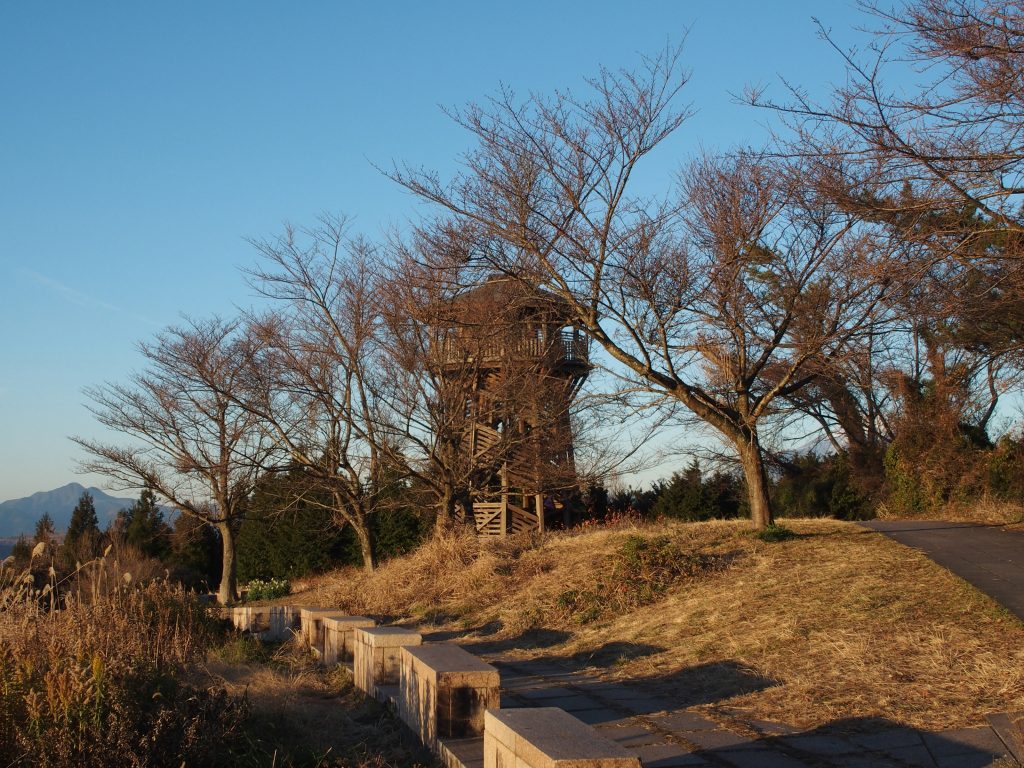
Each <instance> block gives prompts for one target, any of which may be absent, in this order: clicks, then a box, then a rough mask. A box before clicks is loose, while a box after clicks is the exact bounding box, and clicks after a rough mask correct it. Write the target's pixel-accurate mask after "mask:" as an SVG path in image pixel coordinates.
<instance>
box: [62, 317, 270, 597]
mask: <svg viewBox="0 0 1024 768" xmlns="http://www.w3.org/2000/svg"><path fill="white" fill-rule="evenodd" d="M139 348H140V351H141V353H142V356H143V359H144V360H145V362H146V364H147V367H146V369H145V370H144V371H143V372H141V373H138V374H136V375H134V376H132V377H131V379H130V380H129V381H128V383H125V384H116V383H108V384H104V385H102V386H98V387H93V388H90V389H88V390H86V396H87V397H88V398H89V400H90V401H91V405H90V406H89V409H90V410H91V411H92V413H93V414H94V415H95V417H96V419H97V421H98V422H99V423H100V424H102V425H103V426H105V427H108V428H109V429H111V430H114V431H116V432H119V433H121V434H123V435H125V437H126V438H128V439H129V440H130V441H132V442H131V443H130V444H127V445H124V444H118V445H114V444H109V443H103V442H100V441H95V440H89V439H86V438H82V437H76V438H73V439H74V440H75V442H77V443H78V444H79V445H80V446H82V447H83V448H84V449H85V450H86V451H87V452H88V453H89V454H90V456H91V458H89V459H87V460H86V461H84V462H83V463H82V469H84V470H85V471H88V472H97V473H99V474H103V475H106V476H107V477H109V478H112V479H113V480H114V481H115V482H117V483H119V484H120V487H122V488H125V489H127V488H152V489H154V490H155V491H156V492H157V493H159V494H160V495H162V496H163V497H164V498H166V499H167V500H168V501H169V502H170V503H171V504H173V505H174V506H175V507H177V508H178V509H179V510H180V511H181V512H182V513H183V514H187V515H192V516H193V517H195V518H197V519H199V520H201V521H202V522H204V523H206V524H208V525H211V526H213V527H215V528H216V529H217V531H218V533H219V535H220V538H221V542H222V547H223V553H224V558H223V572H222V577H221V584H220V592H219V595H218V597H219V599H220V601H221V602H222V603H229V602H231V601H233V600H235V599H236V598H237V585H236V578H235V559H234V536H235V534H236V533H237V529H238V526H239V525H240V523H241V518H242V516H243V513H244V508H245V502H246V499H247V498H248V495H249V493H250V492H251V490H252V488H253V485H254V483H255V481H256V478H257V476H258V473H259V471H260V470H261V469H262V468H263V467H264V466H265V464H266V462H267V459H268V456H269V455H270V450H271V447H270V445H269V444H268V442H267V440H266V439H265V435H264V430H263V429H262V427H261V425H260V423H259V420H258V418H257V417H256V416H255V415H254V414H253V413H251V412H250V411H248V410H247V409H244V408H241V407H240V406H239V405H238V403H237V401H236V396H237V395H238V393H239V392H240V391H241V388H242V387H243V385H244V381H245V376H246V373H245V372H246V370H247V368H248V363H249V352H250V347H249V345H248V343H247V341H246V339H245V337H244V335H243V334H242V333H241V332H240V323H239V322H238V321H230V322H228V321H223V320H220V319H216V318H215V319H212V320H205V321H191V322H189V323H188V324H186V325H184V326H181V327H174V328H170V329H168V330H167V331H165V332H163V333H161V334H160V335H158V336H157V338H156V340H155V341H153V342H149V343H143V344H141V345H140V347H139Z"/></svg>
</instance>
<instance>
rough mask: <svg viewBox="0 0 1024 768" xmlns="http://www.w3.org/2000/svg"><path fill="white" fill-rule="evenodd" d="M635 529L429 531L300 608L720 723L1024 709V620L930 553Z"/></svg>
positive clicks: (933, 724) (346, 574) (726, 530)
mask: <svg viewBox="0 0 1024 768" xmlns="http://www.w3.org/2000/svg"><path fill="white" fill-rule="evenodd" d="M786 525H787V526H789V527H790V528H791V529H792V530H793V531H794V532H795V533H796V536H795V537H794V538H792V539H788V540H784V541H780V542H774V543H769V542H764V541H761V540H759V539H758V538H756V537H754V536H753V535H752V534H751V533H750V531H749V530H748V528H747V526H746V524H744V523H742V522H734V521H729V522H711V523H703V524H675V523H664V524H658V525H653V524H650V525H632V524H627V525H620V526H616V527H612V528H594V529H590V530H584V531H580V532H573V533H565V534H554V535H549V536H548V537H547V538H545V539H544V540H543V542H539V543H537V542H531V541H528V540H525V539H514V538H513V539H507V540H504V541H478V540H476V539H475V538H473V537H471V536H467V537H463V538H457V539H451V540H436V541H431V542H429V543H428V544H427V545H425V546H424V547H422V548H421V549H420V550H418V551H417V552H415V553H413V554H411V555H409V556H407V557H405V558H399V559H396V560H392V561H389V562H387V563H386V564H384V565H383V566H382V567H381V568H380V569H379V570H378V571H377V572H376V573H373V574H369V575H368V574H365V573H363V572H362V571H359V570H356V569H346V570H343V571H338V572H334V573H331V574H327V575H324V576H321V577H318V578H316V579H314V580H311V581H309V582H307V583H305V584H299V585H296V591H297V594H296V595H293V596H292V597H290V598H289V601H290V602H296V603H301V604H306V605H324V606H336V607H341V608H343V609H346V610H349V611H351V612H353V613H367V614H371V615H375V616H380V617H384V618H386V619H388V620H390V621H393V622H402V623H408V624H415V625H419V626H422V627H425V628H426V629H427V630H428V631H435V632H444V633H446V634H449V635H450V636H452V637H453V638H455V639H456V640H458V642H461V643H463V644H467V645H468V646H469V647H470V648H471V650H474V651H475V652H477V653H480V654H503V655H506V656H510V657H520V658H525V657H536V656H545V657H549V658H557V659H561V660H564V661H566V662H568V663H571V664H573V665H574V666H577V667H585V668H591V670H592V671H595V672H597V673H598V674H601V675H603V676H607V677H610V678H620V679H629V680H632V681H634V682H636V683H639V684H641V685H645V686H649V687H650V688H651V689H653V690H656V691H657V692H658V693H660V694H662V695H665V696H667V697H669V698H670V699H674V700H675V701H677V702H678V706H697V707H699V708H701V709H704V710H706V711H708V712H710V713H711V714H714V715H715V716H716V717H719V718H722V717H730V716H734V715H735V716H742V717H743V718H754V719H767V720H778V721H783V722H786V723H789V724H791V725H795V726H799V727H803V728H810V727H816V726H819V725H824V724H826V723H830V722H835V721H837V720H840V719H844V718H853V717H857V718H864V717H884V718H887V719H888V720H891V721H895V722H899V723H904V724H906V725H910V726H914V727H918V728H923V729H928V730H938V729H942V728H951V727H966V726H972V725H978V724H981V723H982V722H983V718H984V716H985V715H986V714H988V713H991V712H996V711H1013V710H1021V709H1024V624H1022V623H1021V622H1020V621H1018V620H1017V619H1016V618H1014V617H1013V616H1012V615H1010V614H1009V613H1008V612H1006V611H1005V610H1004V609H1002V608H1001V607H1000V606H998V605H997V604H995V603H994V602H993V601H991V600H990V599H989V598H987V597H986V596H984V595H982V594H981V593H979V592H977V591H976V590H975V589H973V588H972V587H970V586H969V585H967V584H966V583H965V582H963V581H962V580H960V579H959V578H957V577H955V576H953V575H951V574H950V573H948V572H947V571H945V570H944V569H942V568H940V567H938V566H936V565H935V564H933V563H932V562H931V561H929V560H928V559H926V558H925V557H923V556H922V555H920V554H918V553H916V552H914V551H912V550H909V549H906V548H904V547H902V546H900V545H898V544H896V543H894V542H892V541H890V540H888V539H885V538H884V537H882V536H881V535H879V534H875V533H872V532H870V531H867V530H865V529H862V528H859V527H858V526H856V525H853V524H849V523H842V522H836V521H823V520H794V521H786Z"/></svg>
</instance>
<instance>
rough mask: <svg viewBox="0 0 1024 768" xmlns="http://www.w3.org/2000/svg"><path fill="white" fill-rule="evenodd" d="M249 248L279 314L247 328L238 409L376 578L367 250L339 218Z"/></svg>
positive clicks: (375, 439)
mask: <svg viewBox="0 0 1024 768" xmlns="http://www.w3.org/2000/svg"><path fill="white" fill-rule="evenodd" d="M253 245H254V246H255V247H256V249H257V250H258V251H259V252H260V253H261V254H262V256H263V259H264V262H263V263H262V264H261V265H259V266H258V267H256V268H255V269H253V270H251V271H249V276H250V279H251V282H252V284H253V286H254V287H255V288H256V289H257V290H258V291H259V292H260V293H262V294H263V295H264V296H268V297H270V298H272V299H275V300H276V301H277V302H278V306H277V307H276V308H275V311H274V312H271V313H267V314H264V315H262V316H259V317H254V318H251V323H250V329H251V335H252V337H253V339H254V340H255V341H256V345H255V349H256V352H255V354H253V356H252V363H253V364H252V365H251V366H250V368H249V371H248V382H247V385H246V389H245V391H244V393H242V392H239V395H240V399H239V403H241V404H242V405H243V406H244V407H245V408H247V409H249V410H250V411H251V412H252V413H253V414H254V415H256V416H257V417H258V418H259V419H260V420H261V421H262V422H263V423H265V424H267V425H268V431H269V434H270V435H271V436H272V439H273V440H274V442H275V443H276V445H277V446H278V448H279V449H280V450H281V451H283V452H284V453H286V454H287V455H288V457H289V460H290V462H291V464H292V465H293V466H298V467H301V468H302V470H303V472H304V475H305V480H306V481H307V482H306V483H304V487H306V488H309V489H314V490H315V489H318V490H322V491H323V492H325V493H326V494H327V496H328V497H329V498H330V499H331V503H332V507H331V513H332V515H333V517H334V520H335V522H336V523H338V524H339V525H341V526H344V525H348V526H351V528H352V530H353V532H354V533H355V535H356V538H357V540H358V541H359V547H360V552H361V554H362V558H363V565H364V567H365V568H366V569H367V570H373V569H374V568H375V567H376V564H377V555H376V551H375V547H374V541H373V535H372V530H371V527H370V518H371V516H372V515H373V513H374V512H375V511H376V508H377V505H378V504H379V503H380V502H381V499H382V494H383V493H384V492H385V491H386V490H387V487H386V486H387V482H388V467H387V466H386V464H385V461H384V460H385V458H386V455H387V450H386V449H387V445H386V442H385V441H386V433H385V432H384V430H383V429H382V428H381V426H380V416H379V412H380V405H379V396H380V391H381V389H382V387H383V384H382V381H381V377H382V375H383V374H384V368H383V366H382V365H381V361H380V358H381V354H380V353H381V346H380V344H379V340H378V334H379V331H380V314H379V309H378V300H377V296H378V294H379V290H378V282H377V279H376V277H375V276H374V274H373V272H372V270H371V268H370V256H371V251H372V248H371V247H370V246H369V245H368V244H367V243H366V242H365V241H362V240H359V239H353V238H349V237H348V236H347V235H346V221H345V220H344V218H343V217H338V216H327V215H325V216H323V217H321V219H320V222H319V224H318V226H316V227H312V228H307V229H301V230H297V229H295V228H292V227H288V228H287V229H286V231H285V233H284V234H283V235H282V236H281V237H279V238H276V239H273V240H258V241H253ZM315 498H317V496H316V494H314V495H313V496H311V497H310V500H314V501H315Z"/></svg>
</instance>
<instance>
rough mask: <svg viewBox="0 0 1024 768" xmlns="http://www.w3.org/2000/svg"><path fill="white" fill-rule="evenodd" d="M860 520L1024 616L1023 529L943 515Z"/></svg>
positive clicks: (864, 524)
mask: <svg viewBox="0 0 1024 768" xmlns="http://www.w3.org/2000/svg"><path fill="white" fill-rule="evenodd" d="M861 525H863V526H865V527H867V528H870V529H872V530H874V531H878V532H879V533H884V534H885V535H886V536H888V537H889V538H891V539H894V540H896V541H898V542H899V543H900V544H905V545H906V546H908V547H913V548H914V549H917V550H920V551H921V552H923V553H924V554H926V555H928V557H930V558H931V559H932V560H934V561H935V562H936V563H938V564H939V565H941V566H942V567H944V568H947V569H948V570H950V571H952V572H953V573H955V574H956V575H957V576H959V577H960V578H962V579H964V580H965V581H968V582H970V583H971V584H973V585H974V586H975V587H977V588H978V589H980V590H981V591H982V592H984V593H985V594H987V595H989V596H990V597H991V598H993V599H994V600H996V601H997V602H998V603H1000V604H1001V605H1003V606H1004V607H1005V608H1007V609H1008V610H1009V611H1010V612H1011V613H1013V614H1014V615H1016V616H1017V617H1018V618H1020V619H1021V620H1022V621H1024V532H1021V531H1010V530H1007V529H1005V528H1003V527H1001V526H998V525H972V524H970V523H947V522H943V521H941V520H869V521H866V522H863V523H861Z"/></svg>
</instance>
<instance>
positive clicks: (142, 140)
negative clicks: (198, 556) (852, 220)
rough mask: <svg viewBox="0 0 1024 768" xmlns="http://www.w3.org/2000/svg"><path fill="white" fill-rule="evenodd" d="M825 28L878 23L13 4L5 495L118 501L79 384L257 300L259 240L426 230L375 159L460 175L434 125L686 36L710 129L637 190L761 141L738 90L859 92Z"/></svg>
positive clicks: (0, 373) (398, 8) (1, 222)
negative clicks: (711, 152)
mask: <svg viewBox="0 0 1024 768" xmlns="http://www.w3.org/2000/svg"><path fill="white" fill-rule="evenodd" d="M814 16H817V17H819V18H820V19H821V20H822V22H823V23H825V24H826V25H827V26H830V27H832V28H834V29H835V30H836V31H837V33H839V36H840V37H841V38H842V39H844V40H856V39H858V36H857V35H856V34H855V33H854V32H853V31H852V28H853V27H854V26H855V25H856V24H858V23H863V21H864V19H863V17H862V16H861V15H860V14H859V13H858V12H857V11H856V10H855V9H854V8H853V7H852V4H850V3H840V2H836V3H823V2H820V0H819V1H818V2H805V1H804V0H780V1H779V2H773V3H766V2H763V0H760V1H757V0H742V1H740V0H737V1H736V2H729V3H726V2H719V3H710V2H705V3H696V2H683V1H682V0H676V1H675V2H668V1H665V0H651V2H644V3H623V2H617V3H612V2H603V1H602V2H594V1H588V2H582V1H580V2H575V1H574V2H557V3H552V2H548V3H540V2H532V1H531V2H517V3H514V4H512V3H502V4H496V3H495V4H485V3H480V2H476V3H469V2H446V3H412V2H394V3H390V4H373V5H371V4H369V3H360V4H356V3H341V2H335V3H327V2H307V3H301V4H299V3H289V4H285V3H271V2H218V3H208V2H198V1H192V2H177V3H163V4H157V3H129V2H121V3H113V2H95V3H72V2H55V3H36V2H29V0H23V1H19V0H12V1H11V2H6V3H3V4H0V329H2V335H0V436H2V438H0V501H2V500H5V499H10V498H17V497H20V496H24V495H28V494H30V493H32V492H35V491H39V490H49V489H51V488H54V487H57V486H60V485H63V484H65V483H68V482H71V481H75V480H77V481H79V482H82V483H84V484H86V485H97V486H99V487H105V486H104V482H103V479H102V478H98V477H91V476H80V475H77V474H76V473H75V462H76V459H78V458H80V456H79V454H78V452H77V448H76V447H75V446H74V445H73V444H72V443H71V442H70V441H69V440H68V439H67V438H68V435H71V434H80V435H84V436H89V437H96V436H101V437H102V436H103V435H102V433H100V432H99V429H98V427H97V426H96V425H95V423H94V422H93V419H92V417H91V415H90V414H89V413H88V412H87V411H86V410H85V408H84V405H83V404H84V400H85V398H84V397H83V396H82V393H81V390H82V388H83V387H85V386H88V385H94V384H98V383H101V382H103V381H105V380H115V381H116V380H123V379H124V378H125V377H126V376H127V375H128V374H129V373H130V372H131V371H132V370H134V369H135V368H136V367H137V366H138V365H139V358H138V355H137V353H136V351H135V344H136V343H137V342H138V341H139V340H141V339H145V338H147V337H150V336H151V335H152V334H153V333H155V332H156V331H157V330H158V329H159V328H161V327H163V326H166V325H168V324H172V323H174V322H176V321H177V320H178V319H179V318H180V317H181V316H182V315H183V314H187V315H194V316H204V315H210V314H214V313H218V314H222V315H231V314H233V313H234V312H235V308H237V307H240V306H249V305H250V304H251V303H252V302H253V300H254V299H253V297H252V296H251V292H250V290H249V289H248V287H247V286H246V285H245V282H244V280H243V279H242V277H241V276H240V275H239V272H238V268H239V267H240V266H245V265H248V264H251V263H252V262H253V252H252V249H251V247H250V246H249V245H248V244H247V243H246V242H245V238H246V237H260V236H264V235H272V234H274V233H276V232H277V231H278V230H279V229H280V227H281V223H282V222H283V221H286V220H287V221H292V222H294V223H296V224H303V223H311V222H312V221H313V219H314V218H315V216H316V215H317V214H318V212H320V211H323V210H329V211H344V212H345V213H347V214H349V215H350V216H352V217H354V218H355V222H356V226H357V227H358V228H359V229H360V230H362V231H363V232H365V233H367V234H368V235H370V236H374V235H376V234H378V233H379V232H380V231H381V230H382V229H383V228H386V227H389V226H401V225H402V223H403V222H405V221H407V220H408V219H409V218H410V217H414V216H416V215H417V212H418V210H417V205H416V203H415V202H414V201H413V200H412V199H411V198H410V197H409V196H408V195H407V194H406V193H404V192H403V191H401V190H400V189H398V188H397V187H396V186H395V185H394V184H393V183H392V182H390V181H389V180H388V179H386V178H384V177H383V176H382V175H381V174H380V173H379V172H378V171H377V170H376V169H375V167H374V166H375V165H378V166H380V165H383V166H387V165H389V164H390V163H391V162H392V161H398V162H404V161H408V162H410V163H414V164H422V165H424V166H427V167H431V168H435V169H437V170H439V171H440V172H441V173H442V174H443V175H444V174H450V173H451V172H452V171H453V169H454V168H455V167H456V163H457V159H458V155H459V153H460V152H461V151H464V150H465V149H467V148H468V147H469V139H468V137H467V136H466V134H464V133H463V132H462V131H461V130H460V129H459V128H458V127H457V126H455V125H454V124H453V123H452V122H451V121H450V119H449V118H448V117H446V116H445V115H444V113H443V111H442V110H441V106H459V105H463V104H465V103H467V102H468V101H471V100H474V99H482V98H484V97H486V96H487V95H488V94H489V93H491V92H493V91H494V90H495V88H496V87H497V86H498V84H499V83H505V84H508V85H510V86H512V87H513V88H514V89H516V90H517V91H518V92H520V93H523V94H525V93H527V92H530V91H536V92H550V91H552V90H553V89H555V88H562V87H569V88H577V89H579V88H581V87H582V85H583V83H582V81H583V78H584V77H586V76H587V75H590V74H592V73H594V72H595V71H596V70H597V68H598V66H599V65H602V64H603V65H605V66H608V67H611V68H619V67H626V68H629V67H633V66H635V65H636V64H637V62H638V60H639V54H640V53H644V52H656V51H657V50H659V49H660V48H662V47H663V46H664V45H665V44H666V43H667V42H677V41H679V40H680V39H681V38H682V37H683V36H684V35H685V34H686V32H687V30H689V34H688V37H687V42H686V46H685V54H684V56H685V60H686V62H687V66H688V67H689V68H690V69H691V70H692V80H691V83H690V84H689V86H688V87H687V88H686V90H685V92H684V96H683V98H684V100H686V101H688V102H690V103H691V104H692V106H693V107H694V108H695V109H696V110H697V114H696V116H695V117H694V118H692V119H691V120H690V121H689V122H688V123H687V124H686V125H685V126H684V127H683V129H682V130H681V131H680V133H679V134H678V135H677V136H675V137H673V139H672V141H671V142H670V144H669V145H668V146H666V147H665V148H664V150H663V151H662V152H661V153H660V154H658V155H656V156H655V157H654V158H652V161H651V163H650V164H649V166H648V167H647V169H646V170H645V173H644V174H643V175H642V176H641V178H640V180H639V181H640V183H641V184H643V185H647V186H649V187H650V190H651V191H652V192H657V191H660V190H664V189H666V187H667V185H668V184H670V182H671V178H672V174H673V173H674V171H675V169H676V168H677V166H678V165H679V164H680V163H681V162H682V161H683V160H685V159H686V157H687V156H688V154H690V153H692V152H694V151H696V150H698V149H699V148H701V147H704V148H709V149H713V148H719V147H728V146H731V145H735V144H743V143H758V142H760V141H761V140H762V139H763V138H764V135H765V134H764V130H765V129H764V123H765V122H766V121H767V120H768V119H769V116H768V115H767V114H765V113H760V112H756V111H753V110H751V109H749V108H747V107H743V106H741V105H738V104H735V103H734V102H733V100H732V97H731V96H730V93H739V92H740V91H742V89H743V87H744V85H746V84H748V83H758V84H773V83H774V84H776V85H775V90H776V91H777V92H780V93H781V90H780V89H779V88H778V86H777V83H778V77H779V76H780V75H781V76H785V77H787V78H788V79H790V80H792V81H794V82H798V83H800V84H801V85H802V86H804V87H806V88H808V89H809V90H810V91H811V92H821V91H823V89H824V88H825V87H826V86H827V85H828V83H830V82H835V81H837V80H839V79H840V78H841V77H842V71H841V67H840V65H839V62H838V59H837V56H836V55H835V54H834V53H833V52H832V51H830V50H829V49H828V47H827V46H826V45H825V44H824V43H823V42H821V41H819V40H818V39H817V37H816V29H815V27H814V24H813V23H812V17H814ZM860 39H861V40H862V39H863V38H860Z"/></svg>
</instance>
